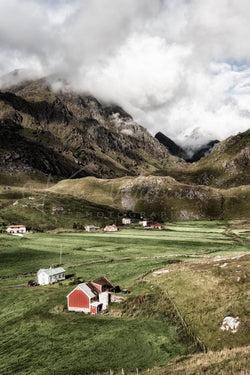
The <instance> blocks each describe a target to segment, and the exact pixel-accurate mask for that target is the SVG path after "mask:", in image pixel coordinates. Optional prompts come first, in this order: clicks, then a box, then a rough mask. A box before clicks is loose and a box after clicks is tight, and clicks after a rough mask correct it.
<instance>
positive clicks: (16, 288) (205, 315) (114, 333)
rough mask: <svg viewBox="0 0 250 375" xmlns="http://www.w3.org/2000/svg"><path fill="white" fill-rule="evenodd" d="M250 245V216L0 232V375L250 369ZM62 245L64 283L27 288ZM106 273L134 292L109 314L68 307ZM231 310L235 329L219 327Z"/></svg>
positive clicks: (57, 259) (53, 263)
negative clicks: (142, 226)
mask: <svg viewBox="0 0 250 375" xmlns="http://www.w3.org/2000/svg"><path fill="white" fill-rule="evenodd" d="M249 244H250V223H249V222H248V221H246V220H245V221H233V220H232V221H193V222H190V221H189V222H172V223H165V225H164V229H163V230H161V231H160V230H159V231H153V230H150V231H147V230H139V229H122V230H120V231H119V232H116V233H103V232H94V233H86V232H82V231H74V232H70V233H69V232H63V231H62V232H59V231H58V232H57V233H56V232H47V233H30V234H28V235H26V236H24V237H17V236H10V235H6V234H1V235H0V295H1V307H0V315H1V321H0V329H1V338H0V341H1V344H0V348H1V349H0V357H1V360H0V374H4V375H5V374H13V373H15V374H19V375H23V374H32V375H42V374H48V373H51V374H57V375H66V374H67V375H76V374H77V375H81V374H92V373H95V374H96V373H97V372H98V373H99V374H100V373H109V372H110V370H112V371H113V372H114V373H115V374H116V373H117V374H118V373H121V371H123V372H125V373H134V374H135V373H137V372H140V373H143V371H147V373H148V369H150V370H149V373H151V374H164V373H166V374H171V373H176V374H186V373H187V374H191V373H195V374H204V373H205V372H206V373H208V374H210V375H213V374H214V375H215V374H218V373H220V374H223V375H225V374H247V371H248V370H247V369H248V368H249V361H248V358H249V347H247V345H248V344H249V315H248V314H249V312H248V306H247V295H248V293H249V260H250V253H249ZM61 249H62V265H63V267H64V268H65V270H66V275H67V278H66V280H65V281H63V282H62V283H57V284H53V285H49V286H37V287H27V283H28V281H29V280H30V279H34V280H35V279H36V272H37V271H38V269H40V268H48V267H49V266H56V265H58V264H59V262H60V250H61ZM100 276H105V277H107V279H109V280H110V281H111V282H112V283H113V284H114V285H119V286H120V287H121V288H128V289H129V290H130V291H131V293H130V294H129V295H128V296H126V300H125V301H124V302H122V303H119V304H115V303H112V304H111V305H110V306H109V308H108V310H107V312H105V313H103V314H98V315H95V316H93V315H84V314H76V313H69V312H68V311H67V307H66V296H67V294H68V293H69V292H70V291H71V290H72V289H73V288H74V287H75V286H76V285H77V284H78V283H79V282H84V281H88V280H93V279H95V278H97V277H100ZM123 296H124V295H123ZM173 302H174V305H175V306H176V307H177V308H178V311H179V313H180V315H181V317H182V318H183V320H184V322H185V324H186V325H187V327H188V330H187V329H186V328H185V326H183V323H182V321H181V319H180V316H179V315H178V314H177V312H176V309H175V307H174V305H173ZM226 316H233V317H235V318H236V317H238V318H239V321H240V325H239V329H238V331H237V332H235V333H233V332H231V331H230V330H229V331H222V330H221V329H220V327H221V324H222V321H223V319H224V318H225V317H226ZM197 338H198V339H199V340H200V342H201V343H202V345H204V346H202V345H197V342H198V341H197ZM204 348H205V349H206V351H207V352H208V353H207V354H204V353H200V352H202V350H203V349H204ZM185 364H186V366H187V365H188V366H190V371H191V369H192V371H193V372H185V371H186V367H185ZM171 366H172V367H171ZM122 369H123V370H122Z"/></svg>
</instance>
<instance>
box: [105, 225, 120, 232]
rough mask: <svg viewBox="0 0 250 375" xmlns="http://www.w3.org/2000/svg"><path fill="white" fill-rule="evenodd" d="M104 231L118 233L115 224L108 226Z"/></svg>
mask: <svg viewBox="0 0 250 375" xmlns="http://www.w3.org/2000/svg"><path fill="white" fill-rule="evenodd" d="M103 230H104V231H105V232H116V231H118V228H117V226H116V225H115V224H113V225H106V227H105V228H104V229H103Z"/></svg>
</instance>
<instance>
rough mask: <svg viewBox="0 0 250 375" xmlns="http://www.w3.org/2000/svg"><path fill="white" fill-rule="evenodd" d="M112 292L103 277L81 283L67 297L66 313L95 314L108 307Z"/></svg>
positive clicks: (110, 286) (111, 288) (110, 285)
mask: <svg viewBox="0 0 250 375" xmlns="http://www.w3.org/2000/svg"><path fill="white" fill-rule="evenodd" d="M112 290H114V286H113V285H112V284H111V283H110V282H109V281H108V280H107V279H106V278H105V277H100V278H99V279H96V280H94V281H89V282H86V283H81V284H79V285H78V286H77V287H76V288H75V289H73V290H72V292H70V293H69V294H68V295H67V304H68V311H75V312H83V313H85V314H88V313H90V314H97V313H99V312H101V311H102V310H105V309H106V308H107V307H108V305H109V303H110V291H112Z"/></svg>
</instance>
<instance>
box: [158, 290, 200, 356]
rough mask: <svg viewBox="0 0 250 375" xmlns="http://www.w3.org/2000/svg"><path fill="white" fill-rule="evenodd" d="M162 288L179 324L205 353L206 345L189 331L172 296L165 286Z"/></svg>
mask: <svg viewBox="0 0 250 375" xmlns="http://www.w3.org/2000/svg"><path fill="white" fill-rule="evenodd" d="M161 289H162V288H161ZM162 290H163V291H164V292H165V293H166V295H167V298H168V299H169V301H170V302H171V304H172V305H173V307H174V309H175V311H176V313H177V315H178V317H179V319H180V321H181V324H182V326H183V327H184V329H185V330H186V332H187V334H188V336H190V337H191V338H192V339H193V341H194V342H195V343H196V344H197V345H198V346H199V347H200V348H201V350H202V351H203V353H207V348H206V345H205V344H204V342H203V341H201V339H200V338H199V337H197V336H195V335H194V334H193V332H192V331H191V329H190V328H189V327H188V325H187V323H186V321H185V319H184V318H183V316H182V315H181V313H180V310H179V309H178V306H177V305H176V303H175V302H174V300H173V299H172V297H171V296H170V294H169V293H168V290H167V289H166V288H164V289H162Z"/></svg>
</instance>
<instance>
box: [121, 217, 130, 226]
mask: <svg viewBox="0 0 250 375" xmlns="http://www.w3.org/2000/svg"><path fill="white" fill-rule="evenodd" d="M122 224H124V225H130V224H131V219H130V217H123V218H122Z"/></svg>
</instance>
